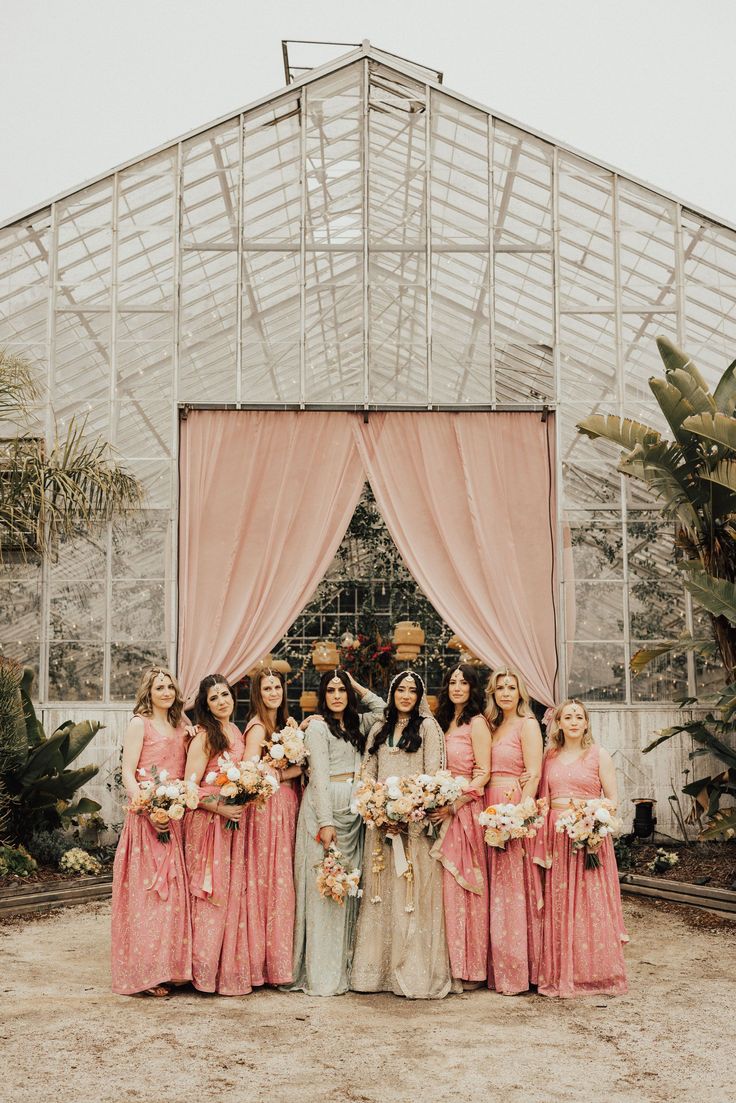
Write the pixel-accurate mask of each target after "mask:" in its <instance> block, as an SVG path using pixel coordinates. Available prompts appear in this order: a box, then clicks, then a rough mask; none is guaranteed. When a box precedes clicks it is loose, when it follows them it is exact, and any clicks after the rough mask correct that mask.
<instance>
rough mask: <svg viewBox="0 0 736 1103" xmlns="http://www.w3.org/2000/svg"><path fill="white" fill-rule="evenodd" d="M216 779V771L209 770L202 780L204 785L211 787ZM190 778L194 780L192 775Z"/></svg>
mask: <svg viewBox="0 0 736 1103" xmlns="http://www.w3.org/2000/svg"><path fill="white" fill-rule="evenodd" d="M216 777H217V770H210V772H209V773H208V774H207V777H206V778H205V779H204V780H205V783H206V784H207V785H211V784H212V782H213V781H214V780H215V778H216ZM192 778H194V774H192Z"/></svg>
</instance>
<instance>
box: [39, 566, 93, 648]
mask: <svg viewBox="0 0 736 1103" xmlns="http://www.w3.org/2000/svg"><path fill="white" fill-rule="evenodd" d="M49 585H50V609H49V635H50V637H51V638H52V639H56V640H79V639H84V640H95V641H97V640H100V641H101V640H102V639H103V636H104V632H105V586H104V583H101V582H61V581H56V580H54V581H52V582H51V583H50V584H49Z"/></svg>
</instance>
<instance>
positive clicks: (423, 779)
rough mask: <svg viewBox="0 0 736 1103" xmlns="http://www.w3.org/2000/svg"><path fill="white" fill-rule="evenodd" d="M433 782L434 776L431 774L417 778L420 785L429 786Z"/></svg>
mask: <svg viewBox="0 0 736 1103" xmlns="http://www.w3.org/2000/svg"><path fill="white" fill-rule="evenodd" d="M431 780H432V775H431V774H420V775H419V777H418V778H417V781H418V782H419V784H420V785H428V784H429V782H430V781H431Z"/></svg>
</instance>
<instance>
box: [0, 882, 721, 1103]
mask: <svg viewBox="0 0 736 1103" xmlns="http://www.w3.org/2000/svg"><path fill="white" fill-rule="evenodd" d="M625 907H626V914H627V922H628V924H629V931H630V933H631V935H632V942H631V945H630V946H629V948H628V950H627V960H628V966H629V970H630V983H631V989H630V992H629V995H628V996H625V997H619V998H618V999H605V998H590V999H585V1000H574V1001H552V1000H546V999H543V998H542V997H539V996H523V997H516V998H508V997H503V996H498V995H496V994H495V993H489V992H487V991H479V992H472V993H466V994H464V995H462V996H451V997H448V998H447V999H445V1000H441V1001H439V1002H432V1003H411V1002H407V1001H405V1000H402V999H398V998H396V997H394V996H358V995H348V996H341V997H337V998H334V999H315V998H308V997H306V996H302V995H297V994H294V995H286V994H282V993H280V992H275V991H270V990H268V991H260V992H257V993H255V994H254V995H252V996H246V997H243V998H242V999H222V998H216V997H211V996H201V995H198V994H196V993H194V992H192V991H191V990H187V991H182V992H179V993H177V994H176V995H175V996H173V997H172V998H171V999H168V1000H152V999H141V998H125V997H120V996H114V995H112V993H111V992H110V990H109V983H110V979H109V969H108V949H109V941H108V940H109V921H110V907H109V904H107V903H105V904H88V905H84V906H81V907H77V908H68V909H66V910H62V911H60V912H56V913H54V914H52V915H50V916H46V917H39V918H38V919H35V920H15V921H11V922H10V923H9V924H7V925H4V926H1V927H0V1053H1V1054H2V1065H1V1067H0V1099H3V1100H5V1099H7V1100H13V1101H16V1103H19V1101H25V1100H33V1101H34V1103H36V1101H38V1100H39V1099H44V1098H48V1099H54V1100H55V1101H58V1103H128V1101H138V1100H140V1101H141V1103H150V1101H151V1100H156V1101H159V1100H165V1101H166V1103H200V1101H207V1103H241V1101H243V1103H246V1101H247V1103H251V1101H252V1103H260V1101H274V1103H281V1101H284V1103H285V1101H287V1100H288V1101H289V1103H293V1101H295V1100H298V1101H301V1100H320V1101H324V1103H405V1101H407V1103H408V1101H411V1103H415V1101H420V1100H421V1101H424V1100H442V1101H447V1103H455V1101H460V1100H462V1101H463V1103H467V1101H468V1099H469V1098H471V1097H473V1098H475V1099H483V1100H487V1101H488V1103H497V1101H498V1103H521V1101H522V1100H523V1101H524V1103H549V1101H551V1100H561V1101H566V1103H567V1101H576V1100H584V1101H585V1103H624V1101H626V1103H629V1101H631V1103H633V1101H634V1100H637V1101H639V1100H641V1101H645V1103H660V1101H661V1103H672V1101H678V1100H687V1101H688V1103H691V1101H692V1100H693V1099H704V1098H708V1099H709V1100H710V1101H711V1103H726V1100H728V1099H733V1097H734V1096H733V1091H734V1088H733V1079H732V1076H733V1062H732V1042H733V1027H734V1019H733V1006H734V1001H733V993H734V981H736V954H735V953H734V947H735V945H736V933H735V932H736V925H734V924H728V925H726V926H719V927H718V928H717V929H715V930H702V929H697V928H693V927H692V926H691V925H689V924H688V922H687V914H688V913H687V910H686V909H673V908H670V909H669V910H668V911H663V910H661V909H660V908H657V907H655V906H652V905H650V904H649V902H647V901H643V902H642V901H634V902H632V901H631V899H630V898H629V899H628V900H627V901H626V903H625Z"/></svg>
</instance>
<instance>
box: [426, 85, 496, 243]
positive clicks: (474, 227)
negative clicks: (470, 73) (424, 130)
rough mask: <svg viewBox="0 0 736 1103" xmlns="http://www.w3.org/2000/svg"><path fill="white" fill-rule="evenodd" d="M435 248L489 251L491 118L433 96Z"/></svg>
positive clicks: (449, 100) (432, 163)
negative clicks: (475, 246) (471, 247)
mask: <svg viewBox="0 0 736 1103" xmlns="http://www.w3.org/2000/svg"><path fill="white" fill-rule="evenodd" d="M431 123H432V160H431V204H430V210H431V215H432V244H433V245H438V244H440V243H442V244H445V245H449V246H451V247H454V246H457V245H471V244H473V243H475V244H478V245H480V246H481V248H483V249H484V250H485V249H487V247H488V235H489V227H488V218H489V194H488V193H489V166H488V116H487V115H486V113H485V112H483V111H475V110H474V109H473V108H471V107H469V106H468V105H466V104H461V103H459V102H458V101H457V100H452V99H450V98H449V97H448V96H443V95H442V94H441V93H440V92H437V91H433V92H432V104H431Z"/></svg>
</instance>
